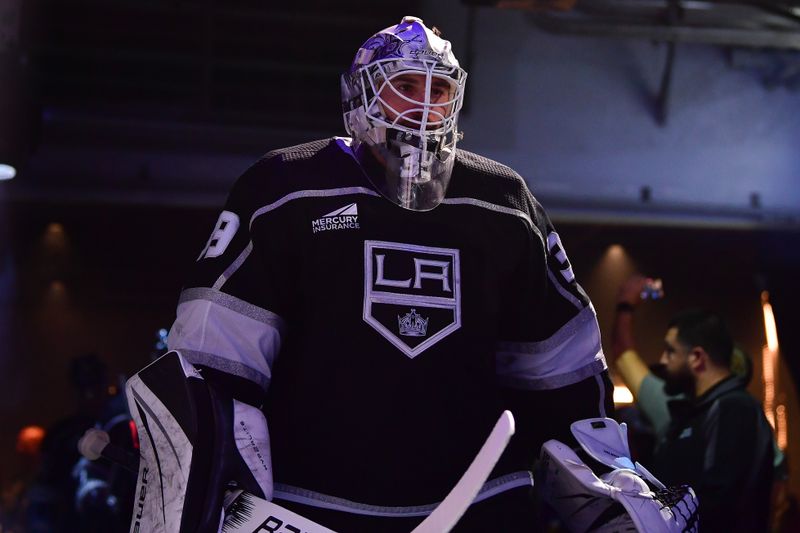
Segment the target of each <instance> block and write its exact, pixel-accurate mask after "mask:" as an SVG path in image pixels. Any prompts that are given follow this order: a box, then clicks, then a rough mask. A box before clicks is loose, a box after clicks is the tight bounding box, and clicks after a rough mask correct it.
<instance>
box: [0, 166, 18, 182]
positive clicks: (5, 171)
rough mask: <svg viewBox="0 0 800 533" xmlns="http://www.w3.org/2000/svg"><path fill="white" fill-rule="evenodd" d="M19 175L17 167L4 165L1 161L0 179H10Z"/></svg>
mask: <svg viewBox="0 0 800 533" xmlns="http://www.w3.org/2000/svg"><path fill="white" fill-rule="evenodd" d="M16 175H17V169H16V168H14V167H12V166H11V165H4V164H2V163H0V181H3V180H10V179H11V178H13V177H14V176H16Z"/></svg>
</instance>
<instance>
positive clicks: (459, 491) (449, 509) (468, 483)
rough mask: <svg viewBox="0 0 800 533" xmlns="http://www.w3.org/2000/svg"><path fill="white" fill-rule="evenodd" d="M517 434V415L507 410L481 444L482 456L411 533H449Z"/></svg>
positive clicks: (478, 456)
mask: <svg viewBox="0 0 800 533" xmlns="http://www.w3.org/2000/svg"><path fill="white" fill-rule="evenodd" d="M513 434H514V416H513V415H512V414H511V411H503V414H501V415H500V418H499V419H498V420H497V423H495V425H494V429H492V432H491V433H490V434H489V438H487V439H486V442H484V443H483V446H481V449H480V451H479V452H478V455H476V456H475V459H473V460H472V463H471V464H470V465H469V468H467V471H466V472H464V475H462V476H461V479H459V480H458V483H456V485H455V486H454V487H453V489H452V490H451V491H450V493H449V494H448V495H447V497H446V498H445V499H444V500H443V501H442V503H440V504H439V505H438V506H437V507H436V509H434V510H433V512H432V513H431V514H429V515H428V517H427V518H426V519H425V520H424V521H423V522H422V523H420V524H419V525H418V526H417V527H415V528H414V530H413V531H412V532H411V533H446V532H448V531H450V530H451V529H453V527H455V525H456V523H458V521H459V519H461V516H462V515H463V514H464V513H465V512H466V511H467V508H468V507H469V506H470V505H471V504H472V501H473V500H474V499H475V497H476V496H477V495H478V491H480V490H481V487H482V486H483V484H484V483H485V482H486V479H487V478H488V477H489V475H490V474H491V473H492V470H493V469H494V465H496V464H497V461H498V460H499V459H500V456H501V455H502V454H503V451H504V450H505V449H506V446H507V445H508V441H509V440H511V436H512V435H513Z"/></svg>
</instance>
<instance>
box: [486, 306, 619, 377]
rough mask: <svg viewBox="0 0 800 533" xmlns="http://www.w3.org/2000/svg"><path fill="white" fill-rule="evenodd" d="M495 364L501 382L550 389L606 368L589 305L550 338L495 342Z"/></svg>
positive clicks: (594, 318)
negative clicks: (526, 341)
mask: <svg viewBox="0 0 800 533" xmlns="http://www.w3.org/2000/svg"><path fill="white" fill-rule="evenodd" d="M495 364H496V366H495V368H496V372H497V376H498V379H499V380H500V382H501V383H505V384H508V385H510V386H513V387H519V388H524V389H536V390H538V389H552V388H558V387H563V386H565V385H570V384H572V383H577V382H578V381H581V380H582V379H585V378H587V377H590V376H593V375H595V374H599V373H600V372H602V371H603V370H605V369H606V361H605V357H604V356H603V348H602V346H601V344H600V331H599V329H598V327H597V318H596V317H595V314H594V309H593V308H592V307H587V308H585V309H584V311H582V312H581V313H579V314H577V315H576V316H575V317H573V318H572V320H570V321H569V322H568V323H567V324H565V325H564V326H562V328H561V329H560V330H559V331H558V332H556V334H555V335H553V336H552V337H551V338H550V339H547V340H545V341H542V342H534V343H523V342H518V343H510V342H506V343H502V344H498V351H497V353H496V358H495Z"/></svg>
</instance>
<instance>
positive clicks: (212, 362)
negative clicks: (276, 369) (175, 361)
mask: <svg viewBox="0 0 800 533" xmlns="http://www.w3.org/2000/svg"><path fill="white" fill-rule="evenodd" d="M180 353H181V355H182V356H183V357H184V358H186V360H187V361H189V362H190V363H192V364H193V365H203V366H208V367H211V368H214V369H216V370H220V371H222V372H225V373H226V374H232V375H234V376H239V377H241V378H245V379H247V380H249V381H252V382H253V383H257V384H258V385H259V386H260V387H261V388H262V389H264V390H267V387H269V383H270V376H265V375H264V374H262V373H261V372H259V371H257V370H254V369H252V368H250V367H249V366H247V365H245V364H244V363H239V362H237V361H231V360H230V359H226V358H225V357H220V356H218V355H214V354H211V353H206V352H198V351H195V350H185V349H182V350H180Z"/></svg>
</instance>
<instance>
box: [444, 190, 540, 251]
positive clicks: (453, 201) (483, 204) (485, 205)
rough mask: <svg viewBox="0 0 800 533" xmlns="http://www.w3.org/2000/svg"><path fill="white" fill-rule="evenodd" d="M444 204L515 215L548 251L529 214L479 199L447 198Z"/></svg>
mask: <svg viewBox="0 0 800 533" xmlns="http://www.w3.org/2000/svg"><path fill="white" fill-rule="evenodd" d="M442 203H443V204H446V205H471V206H474V207H480V208H482V209H488V210H489V211H494V212H496V213H505V214H506V215H513V216H517V217H519V218H521V219H522V220H524V221H525V222H527V223H528V227H530V228H531V230H532V231H533V232H534V233H535V234H536V236H537V237H539V240H540V241H541V243H542V246H543V247H544V248H545V249H547V246H546V244H545V240H544V237H543V236H542V233H541V232H540V231H539V228H538V227H536V224H534V223H533V220H531V217H530V215H528V213H526V212H524V211H521V210H519V209H514V208H513V207H506V206H504V205H497V204H493V203H491V202H487V201H485V200H478V199H477V198H445V199H444V200H442Z"/></svg>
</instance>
